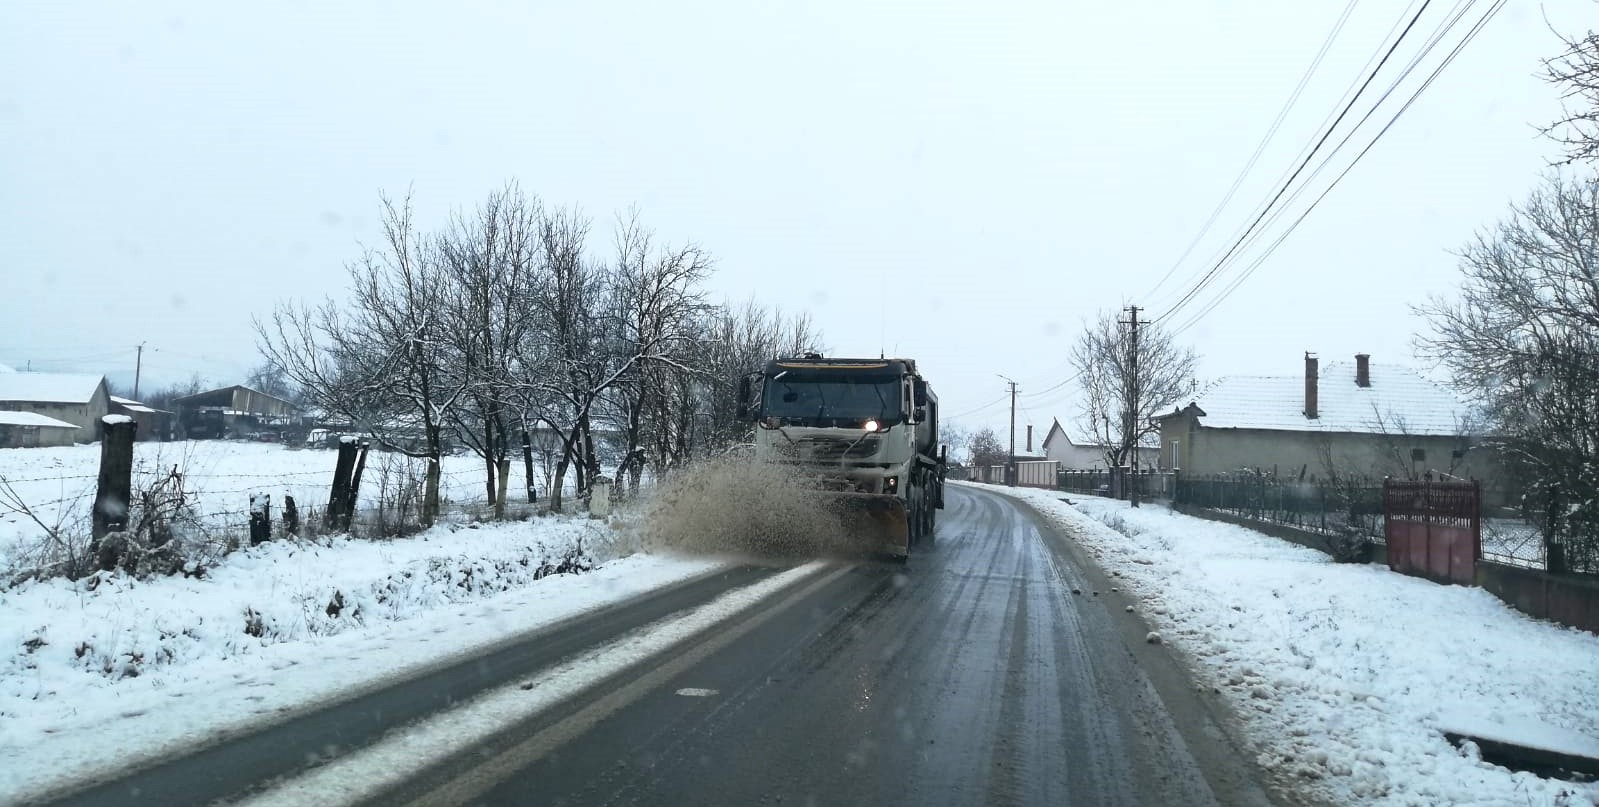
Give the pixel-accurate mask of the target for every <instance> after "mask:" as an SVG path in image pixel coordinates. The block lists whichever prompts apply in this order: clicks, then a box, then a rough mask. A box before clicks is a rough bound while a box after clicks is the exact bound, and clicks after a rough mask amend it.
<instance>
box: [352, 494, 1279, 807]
mask: <svg viewBox="0 0 1599 807" xmlns="http://www.w3.org/2000/svg"><path fill="white" fill-rule="evenodd" d="M938 532H939V535H938V546H937V548H936V549H935V550H933V551H931V552H923V553H921V554H919V555H913V557H912V559H911V562H910V564H909V566H908V567H907V568H904V569H900V568H897V567H894V566H891V565H876V564H862V565H858V566H853V567H848V568H840V569H837V570H835V571H833V572H832V573H830V574H827V575H820V576H819V579H818V580H817V581H816V582H815V583H813V584H812V585H810V586H808V587H805V588H803V589H802V590H799V591H797V592H794V593H792V594H789V595H788V596H786V597H785V598H779V599H778V601H777V602H776V603H774V604H773V605H772V606H771V607H768V608H764V609H760V610H757V611H754V612H753V613H750V614H748V615H746V616H744V617H742V618H740V619H737V620H734V621H733V622H732V623H730V624H728V625H724V626H723V627H721V628H719V629H718V630H717V631H715V632H713V633H712V634H711V635H710V636H708V637H702V638H703V639H704V640H703V641H700V642H697V643H690V644H689V646H687V647H683V648H680V649H679V650H678V651H677V653H676V654H675V655H674V656H673V658H672V659H671V660H669V661H663V662H660V663H657V664H654V665H651V666H650V668H649V669H647V670H635V671H630V672H628V673H626V674H624V675H622V676H619V677H618V679H617V680H615V681H613V682H609V683H607V684H606V685H605V686H602V687H599V688H598V690H597V691H596V692H594V693H592V694H593V697H590V698H584V699H580V700H576V701H574V702H572V703H570V704H568V705H567V707H566V708H563V709H556V710H551V711H550V712H549V713H547V714H543V715H540V716H538V717H537V718H535V719H533V720H530V721H527V722H525V723H523V724H521V725H519V726H518V727H517V728H516V729H515V730H514V731H511V732H507V733H504V734H502V735H501V736H498V737H496V738H495V739H494V740H493V741H492V742H490V743H487V744H485V745H483V746H480V747H478V748H475V749H473V750H472V751H471V752H470V753H467V754H462V755H458V756H456V757H455V758H454V759H452V760H450V761H449V762H448V763H446V764H442V765H439V766H436V767H435V768H434V769H433V770H431V771H429V772H428V774H427V775H426V776H424V777H421V778H419V779H417V780H413V781H412V782H410V783H408V784H407V786H405V787H404V788H401V789H399V790H396V791H389V792H385V793H383V794H381V795H379V796H376V797H374V798H372V799H371V801H370V803H374V804H376V803H385V804H391V803H402V802H411V803H421V804H459V803H473V804H519V803H541V804H633V803H648V804H768V803H770V804H777V803H791V804H918V805H920V804H1039V805H1064V804H1096V805H1108V804H1207V803H1224V804H1250V803H1260V802H1262V801H1263V800H1264V799H1263V797H1262V795H1261V794H1260V791H1259V790H1258V789H1256V788H1255V787H1254V785H1253V784H1252V783H1251V772H1250V771H1248V770H1246V769H1245V768H1244V766H1243V764H1242V763H1240V762H1239V761H1238V759H1237V757H1236V756H1235V755H1233V754H1232V753H1231V752H1230V751H1229V750H1227V744H1226V743H1225V741H1223V740H1221V738H1220V737H1219V736H1218V735H1217V733H1216V729H1215V726H1214V725H1213V724H1212V723H1211V722H1210V718H1209V716H1208V714H1207V712H1206V708H1205V707H1204V705H1202V704H1198V703H1196V702H1194V701H1193V694H1192V689H1191V688H1190V687H1189V686H1188V685H1187V683H1186V680H1185V679H1183V678H1182V676H1181V675H1180V673H1176V671H1175V669H1174V668H1172V667H1171V666H1170V665H1169V663H1167V662H1164V661H1159V660H1158V659H1160V658H1161V655H1160V651H1159V648H1149V647H1148V646H1147V645H1144V644H1143V643H1142V640H1143V633H1136V636H1134V630H1133V629H1132V628H1131V627H1130V626H1125V625H1122V624H1120V622H1121V621H1120V620H1119V619H1117V618H1113V617H1112V615H1111V612H1110V609H1109V608H1108V607H1107V603H1108V601H1109V600H1110V599H1111V598H1110V596H1109V594H1110V592H1109V587H1108V586H1104V589H1105V590H1104V592H1103V593H1104V594H1105V595H1106V596H1102V597H1098V598H1096V597H1094V596H1093V594H1092V591H1093V588H1094V587H1096V586H1099V585H1101V584H1100V583H1097V582H1094V580H1093V579H1092V577H1091V576H1090V575H1085V573H1084V572H1081V571H1079V570H1077V569H1076V568H1075V567H1074V565H1073V564H1072V563H1071V562H1070V560H1069V556H1068V555H1066V554H1065V551H1064V549H1063V544H1062V543H1061V542H1059V541H1058V539H1055V538H1053V537H1046V536H1045V535H1044V534H1042V533H1041V532H1040V528H1039V525H1038V524H1037V523H1036V522H1035V520H1034V519H1033V517H1032V516H1031V515H1029V514H1028V513H1026V512H1025V511H1024V510H1022V509H1021V508H1018V507H1017V506H1016V505H1015V504H1014V503H1012V502H1009V501H1007V500H1005V499H1003V498H1001V497H998V496H994V495H992V494H989V493H985V492H981V491H975V490H970V489H959V490H953V491H952V500H951V505H950V509H949V510H947V511H946V512H945V513H944V516H943V519H942V520H941V522H940V524H939V530H938ZM1074 587H1076V588H1079V589H1083V593H1082V594H1081V595H1074V594H1072V588H1074ZM1117 616H1121V614H1117ZM1130 637H1132V638H1133V644H1132V645H1131V646H1130V645H1129V638H1130ZM1135 650H1136V651H1137V655H1135V652H1134V651H1135ZM1145 655H1148V656H1149V657H1150V658H1152V659H1157V661H1156V662H1155V663H1154V664H1153V665H1152V666H1153V667H1157V668H1159V669H1152V670H1151V672H1150V673H1149V674H1148V675H1146V673H1145V669H1144V664H1143V659H1142V658H1141V657H1142V656H1145ZM1152 681H1156V683H1153V684H1152ZM1160 684H1169V686H1161V685H1160ZM1157 690H1159V691H1157ZM1163 696H1164V697H1163ZM1168 706H1169V707H1170V709H1169V710H1168ZM1185 734H1189V735H1192V736H1186V737H1185V736H1184V735H1185Z"/></svg>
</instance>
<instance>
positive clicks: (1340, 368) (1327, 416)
mask: <svg viewBox="0 0 1599 807" xmlns="http://www.w3.org/2000/svg"><path fill="white" fill-rule="evenodd" d="M1355 367H1356V365H1355V362H1345V361H1329V362H1322V363H1320V367H1319V368H1318V372H1317V374H1316V375H1317V382H1316V388H1317V389H1316V410H1317V417H1315V418H1307V417H1305V376H1304V374H1303V373H1300V374H1297V375H1283V376H1229V377H1226V378H1223V379H1220V380H1219V381H1217V382H1216V383H1215V384H1213V385H1212V386H1210V388H1208V389H1206V390H1205V391H1204V392H1203V393H1201V394H1200V396H1199V397H1198V399H1196V400H1195V401H1194V404H1195V405H1197V406H1198V407H1199V410H1200V413H1202V414H1200V415H1199V422H1200V424H1201V425H1203V426H1205V427H1207V428H1212V429H1268V430H1275V431H1320V432H1351V433H1363V434H1376V433H1384V432H1386V433H1394V434H1416V435H1454V434H1459V433H1460V430H1461V425H1460V424H1461V421H1462V419H1463V418H1464V417H1465V415H1466V413H1467V411H1468V408H1467V406H1466V404H1465V403H1463V402H1462V401H1461V400H1460V399H1458V398H1456V397H1455V395H1454V394H1453V393H1452V392H1450V391H1449V389H1448V388H1447V387H1444V386H1441V385H1439V384H1436V383H1434V382H1432V381H1428V380H1427V379H1425V378H1423V377H1422V376H1421V375H1420V374H1419V373H1417V372H1416V371H1415V370H1413V369H1410V368H1408V367H1404V366H1401V365H1396V364H1379V363H1377V362H1371V363H1370V368H1371V371H1370V372H1371V385H1370V386H1366V387H1362V386H1359V385H1357V384H1356V383H1355ZM1196 414H1199V413H1196Z"/></svg>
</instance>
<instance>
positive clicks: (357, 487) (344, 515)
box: [339, 440, 372, 532]
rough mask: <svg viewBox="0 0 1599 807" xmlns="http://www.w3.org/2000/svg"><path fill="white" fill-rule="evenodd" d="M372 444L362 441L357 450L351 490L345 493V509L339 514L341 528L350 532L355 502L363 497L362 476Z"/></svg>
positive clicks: (351, 475) (350, 485) (351, 474)
mask: <svg viewBox="0 0 1599 807" xmlns="http://www.w3.org/2000/svg"><path fill="white" fill-rule="evenodd" d="M371 447H372V444H371V443H370V442H368V441H366V440H362V441H361V443H360V445H358V446H356V450H355V470H353V471H351V472H350V483H349V489H348V490H347V491H346V492H345V498H344V509H343V510H342V511H341V512H340V513H339V520H340V527H341V529H343V530H344V531H345V532H349V530H350V523H351V522H352V521H353V520H354V518H355V500H356V499H357V498H359V497H360V495H361V475H362V474H363V473H365V472H366V454H367V451H369V450H370V449H371Z"/></svg>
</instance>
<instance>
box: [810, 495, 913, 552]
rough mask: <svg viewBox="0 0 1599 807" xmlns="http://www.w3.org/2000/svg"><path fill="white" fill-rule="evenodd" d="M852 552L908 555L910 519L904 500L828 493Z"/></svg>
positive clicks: (890, 497)
mask: <svg viewBox="0 0 1599 807" xmlns="http://www.w3.org/2000/svg"><path fill="white" fill-rule="evenodd" d="M828 497H829V499H830V500H831V501H832V503H833V507H834V509H835V511H836V512H837V513H838V516H839V520H840V521H841V522H842V523H843V525H844V529H845V531H846V533H847V534H848V537H849V539H850V541H851V542H852V544H853V545H852V546H851V547H850V548H852V549H859V550H861V551H864V552H882V553H887V554H889V555H893V556H895V557H898V558H904V557H906V556H907V555H909V554H910V540H911V530H910V519H909V518H907V517H906V512H905V500H904V499H901V498H899V497H898V496H884V495H881V494H876V493H830V494H828Z"/></svg>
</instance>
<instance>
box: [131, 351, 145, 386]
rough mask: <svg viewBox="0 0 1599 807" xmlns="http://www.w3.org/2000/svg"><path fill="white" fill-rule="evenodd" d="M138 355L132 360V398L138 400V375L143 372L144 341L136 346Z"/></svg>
mask: <svg viewBox="0 0 1599 807" xmlns="http://www.w3.org/2000/svg"><path fill="white" fill-rule="evenodd" d="M137 350H138V351H139V355H138V357H137V358H135V359H134V360H133V400H135V401H137V400H139V376H140V375H143V373H144V343H143V342H140V343H139V347H138V348H137Z"/></svg>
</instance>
